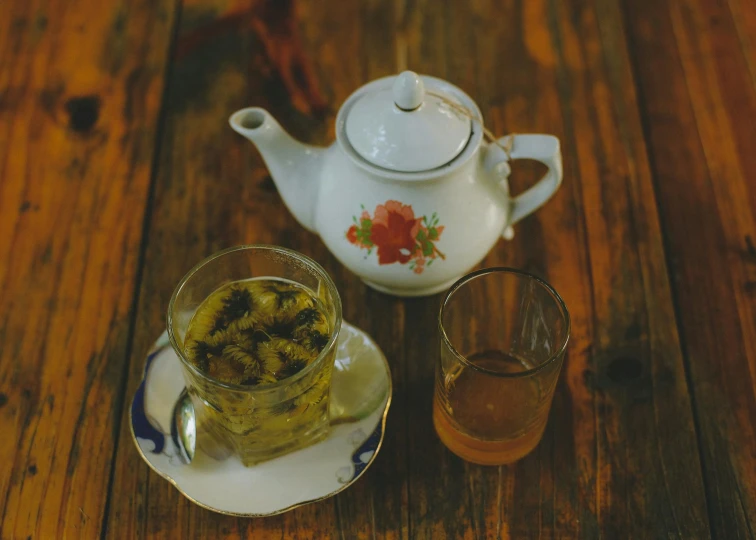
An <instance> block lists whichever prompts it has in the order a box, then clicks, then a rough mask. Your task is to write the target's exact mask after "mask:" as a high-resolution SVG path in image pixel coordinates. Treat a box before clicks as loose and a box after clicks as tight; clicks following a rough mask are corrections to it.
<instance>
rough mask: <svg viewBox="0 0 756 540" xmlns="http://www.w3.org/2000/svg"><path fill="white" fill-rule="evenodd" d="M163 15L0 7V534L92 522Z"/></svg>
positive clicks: (121, 361)
mask: <svg viewBox="0 0 756 540" xmlns="http://www.w3.org/2000/svg"><path fill="white" fill-rule="evenodd" d="M173 11H174V10H173V5H172V2H169V1H167V0H166V1H160V2H153V1H141V2H128V3H125V2H117V3H113V2H104V3H103V2H92V1H86V0H80V1H76V2H41V1H37V0H30V1H25V2H3V3H2V4H0V231H1V233H0V314H2V315H0V389H1V390H0V431H2V433H3V441H4V442H3V443H2V445H0V459H2V460H3V463H4V466H3V467H2V469H1V470H0V507H1V508H2V522H1V524H0V529H1V530H2V536H3V538H31V537H35V538H58V537H62V536H63V535H64V534H69V535H71V536H81V537H87V538H91V537H95V536H96V535H97V534H98V533H99V530H100V527H101V525H102V520H103V516H104V514H105V506H106V493H107V490H108V484H109V480H110V471H111V458H112V456H113V450H114V443H115V439H116V436H117V434H118V425H119V420H120V406H121V402H122V397H123V391H124V384H123V382H124V381H123V375H124V367H125V362H126V348H127V346H128V341H129V333H130V321H131V319H130V313H131V307H132V302H133V298H134V288H135V279H136V269H137V266H138V261H137V259H138V254H139V246H140V239H141V235H142V220H143V215H144V209H145V204H146V200H147V192H148V186H149V180H150V169H151V163H152V159H153V148H154V141H155V135H156V124H157V117H158V109H159V105H160V98H161V94H162V87H163V73H164V67H165V62H166V56H167V54H166V53H167V49H168V40H169V35H170V29H171V25H172V21H173Z"/></svg>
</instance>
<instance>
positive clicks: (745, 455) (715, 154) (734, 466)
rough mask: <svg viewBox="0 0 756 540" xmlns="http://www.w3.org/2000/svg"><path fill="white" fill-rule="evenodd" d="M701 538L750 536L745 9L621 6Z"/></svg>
mask: <svg viewBox="0 0 756 540" xmlns="http://www.w3.org/2000/svg"><path fill="white" fill-rule="evenodd" d="M625 10H626V12H627V16H628V32H629V34H630V36H631V38H632V42H633V43H634V54H635V58H636V59H635V66H636V71H637V74H638V83H639V89H640V93H641V96H642V103H643V109H644V121H645V125H646V131H647V134H648V140H649V141H650V151H651V159H652V163H653V169H654V175H655V176H656V188H657V191H658V194H659V205H660V210H661V216H662V225H663V231H664V235H665V238H666V243H667V249H668V257H669V264H670V270H671V273H672V277H673V285H674V290H675V297H676V302H677V306H678V313H679V319H680V324H681V327H680V328H681V335H682V338H683V344H684V348H685V351H686V356H687V361H688V372H689V377H690V381H691V385H692V392H693V396H694V403H695V412H696V417H697V419H698V426H699V439H700V446H701V450H702V459H703V472H704V480H705V482H706V486H707V496H708V504H709V515H710V519H711V523H712V529H713V533H714V534H715V535H716V536H717V537H720V538H754V535H755V534H756V533H755V532H754V531H756V523H755V522H754V516H756V461H755V460H754V454H753V449H754V448H756V428H755V427H754V418H756V295H755V294H754V291H756V286H754V284H756V249H754V239H755V238H756V184H754V181H753V178H754V176H756V162H754V160H753V159H752V153H753V141H754V140H756V78H754V71H753V62H754V56H753V51H754V49H753V43H754V39H755V38H756V32H755V31H754V30H756V25H754V21H756V6H755V5H754V4H753V3H752V2H740V1H738V0H733V1H732V2H729V4H728V3H720V2H714V1H705V0H696V1H692V2H687V3H685V4H679V5H678V4H675V3H670V4H669V5H668V6H667V5H664V4H661V3H656V2H626V4H625Z"/></svg>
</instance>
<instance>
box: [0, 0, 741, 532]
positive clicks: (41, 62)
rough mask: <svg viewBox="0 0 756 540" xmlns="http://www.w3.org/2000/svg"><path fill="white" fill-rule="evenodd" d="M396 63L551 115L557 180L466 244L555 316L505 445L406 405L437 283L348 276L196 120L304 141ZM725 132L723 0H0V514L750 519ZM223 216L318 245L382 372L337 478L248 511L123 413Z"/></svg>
mask: <svg viewBox="0 0 756 540" xmlns="http://www.w3.org/2000/svg"><path fill="white" fill-rule="evenodd" d="M407 67H409V68H412V69H414V70H416V71H419V72H422V73H428V74H432V75H436V76H438V77H442V78H444V79H448V80H450V81H452V82H454V83H455V84H457V85H459V86H460V87H462V88H463V89H465V90H466V91H467V92H468V93H469V94H471V95H472V96H474V97H475V98H476V99H477V100H478V103H479V104H480V106H481V109H482V110H483V113H484V116H485V119H486V121H487V125H488V126H489V127H490V128H491V129H492V130H493V131H495V132H496V133H499V134H505V133H507V132H546V133H554V134H556V135H557V136H559V137H560V138H561V140H562V149H563V153H564V166H565V167H564V170H565V173H564V184H563V187H562V188H561V190H560V191H559V193H558V194H557V196H556V197H555V198H554V199H552V200H551V201H550V202H549V203H548V204H547V205H546V206H545V207H544V208H543V209H542V210H541V211H539V212H538V213H536V214H535V215H534V216H532V217H529V218H527V219H526V220H525V221H523V222H522V223H521V224H519V225H518V226H517V227H516V236H515V239H514V240H513V241H512V242H505V241H503V240H502V241H501V242H500V243H499V244H498V245H497V246H496V247H495V248H494V250H493V251H492V252H491V253H490V255H489V256H488V258H487V259H486V260H485V261H484V263H483V265H485V266H490V265H499V264H504V265H510V266H516V267H520V268H524V269H527V270H530V271H533V272H536V273H538V274H541V275H543V276H545V277H546V278H547V279H548V280H549V281H550V282H551V283H553V285H554V286H555V287H556V288H557V290H559V291H560V292H561V293H562V295H563V297H564V298H565V300H566V302H567V304H568V306H569V309H570V312H571V314H572V320H573V333H572V339H571V342H570V345H569V352H568V357H567V359H566V362H565V366H564V369H563V371H562V375H561V378H560V382H559V385H558V388H557V391H556V397H555V399H554V405H553V409H552V411H551V417H550V421H549V425H548V427H547V430H546V433H545V436H544V438H543V441H542V443H541V444H540V446H539V447H538V448H537V449H536V450H535V451H534V452H533V453H532V454H531V455H529V456H528V457H527V458H525V459H523V460H522V461H520V462H519V463H517V464H515V465H513V466H508V467H498V468H495V467H493V468H485V467H479V466H475V465H470V464H467V463H464V462H462V461H461V460H459V459H457V458H456V457H454V456H453V455H452V454H450V453H449V452H448V451H447V450H446V449H445V448H444V447H443V446H442V445H441V443H440V442H439V441H438V439H437V438H436V436H435V434H434V432H433V427H432V424H431V420H430V408H431V393H432V374H433V369H434V361H435V360H434V359H435V357H436V354H437V350H438V349H437V347H438V345H437V331H436V326H435V314H436V311H437V307H438V303H439V296H435V297H431V298H425V299H416V300H400V299H396V298H392V297H388V296H384V295H382V294H379V293H376V292H374V291H372V290H370V289H367V288H366V287H365V286H364V285H362V283H361V282H360V281H359V280H358V279H357V278H356V277H355V276H354V275H352V274H351V273H350V272H349V271H347V270H346V269H345V268H343V267H342V266H341V265H340V264H339V263H338V262H337V261H336V260H335V259H334V258H333V257H332V256H331V255H330V253H329V252H328V251H327V250H326V248H325V247H324V245H323V244H322V242H321V241H320V240H319V239H318V238H317V237H316V236H315V235H313V234H310V233H308V232H306V231H304V230H303V229H302V228H301V227H300V226H298V225H297V223H296V222H295V221H294V218H293V217H292V216H291V215H290V214H289V213H288V212H287V211H286V209H285V208H284V206H283V203H282V202H281V199H280V197H279V195H278V193H277V191H276V188H275V186H274V184H273V183H272V181H271V179H270V177H269V176H268V174H267V172H266V169H265V167H264V165H263V162H262V160H261V158H260V156H259V154H258V153H257V152H256V150H255V149H254V148H253V147H252V145H250V144H249V143H248V142H247V141H245V140H243V139H242V138H241V137H239V136H238V135H236V134H235V133H233V132H232V131H231V130H230V129H229V127H228V125H227V122H226V120H227V117H228V115H229V114H230V113H231V112H232V111H234V110H236V109H238V108H240V107H242V106H246V105H251V104H256V105H260V106H263V107H266V108H268V109H269V110H270V111H272V112H273V113H274V114H275V115H276V116H277V117H278V118H279V120H280V121H281V123H282V124H283V125H284V126H285V127H286V128H287V129H288V130H289V131H290V132H291V133H292V134H294V135H295V136H297V137H299V138H301V139H304V140H306V141H309V142H312V143H327V142H330V141H331V140H332V139H333V137H334V118H335V114H336V111H337V108H338V106H339V104H340V103H341V102H342V101H343V100H344V99H345V98H346V97H347V96H348V95H349V94H350V93H351V92H352V91H353V90H354V89H356V88H357V87H359V86H360V85H362V84H364V83H365V82H367V81H369V80H372V79H374V78H376V77H380V76H384V75H389V74H394V73H397V72H398V71H400V70H403V69H405V68H407ZM754 144H756V3H753V2H751V1H750V0H719V1H716V0H689V1H683V2H680V1H674V0H593V1H591V0H560V1H557V0H548V1H547V0H502V1H500V2H495V1H493V0H476V1H470V2H465V1H461V0H460V1H455V2H452V1H448V2H431V1H429V0H417V1H406V2H405V1H402V0H396V1H394V2H379V1H377V0H373V1H362V2H355V1H349V2H347V1H344V2H337V1H336V0H332V1H329V2H323V1H315V0H307V1H305V0H300V1H298V2H297V3H296V4H294V3H293V0H290V1H285V2H270V3H263V2H262V0H260V1H254V0H249V1H247V2H243V1H234V0H229V1H223V0H218V1H213V0H186V1H185V2H180V1H177V0H135V1H133V2H124V1H121V2H101V1H96V0H76V1H66V2H64V1H61V0H56V1H49V2H45V1H43V0H15V1H14V0H10V1H6V2H3V3H1V4H0V231H1V233H0V392H1V393H0V434H2V435H0V437H1V439H0V440H2V443H0V459H2V461H3V463H4V466H2V467H0V507H1V508H2V524H1V526H2V534H1V535H0V536H2V538H42V539H47V538H56V537H63V536H64V535H66V536H69V537H74V538H75V537H82V538H93V537H97V536H98V535H100V534H102V535H104V536H107V537H112V538H134V537H142V536H150V537H163V538H199V537H212V538H215V537H253V536H254V537H258V536H259V537H267V536H272V537H291V538H322V537H336V536H339V537H341V538H356V537H370V536H373V537H390V538H395V537H401V538H404V537H411V538H443V537H449V538H460V537H463V536H464V537H471V538H472V537H478V538H495V537H497V536H500V537H502V538H552V537H554V538H555V537H559V538H575V537H580V538H597V537H603V538H607V539H614V538H625V537H632V538H641V539H645V538H684V539H691V538H707V537H710V536H711V537H715V538H721V539H727V540H732V539H738V538H752V539H753V538H756V158H755V157H754V150H755V148H756V147H755V146H754ZM537 173H538V170H537V169H536V168H535V167H527V166H520V167H519V168H518V169H516V171H515V174H516V176H517V179H516V181H515V188H514V189H515V190H520V189H522V188H523V186H526V185H527V184H528V182H532V180H533V178H534V177H535V175H536V174H537ZM241 243H271V244H280V245H284V246H288V247H290V248H293V249H296V250H299V251H301V252H304V253H306V254H308V255H310V256H312V257H314V258H315V259H317V260H318V261H320V262H321V263H322V264H323V265H324V266H325V267H326V269H327V270H328V271H329V272H330V273H331V275H332V276H333V277H334V279H335V281H336V283H337V285H338V287H339V289H340V292H341V294H342V299H343V303H344V309H345V317H346V318H347V319H348V320H350V321H352V322H353V323H355V324H357V325H358V326H360V327H362V328H364V329H366V330H367V331H369V332H370V333H371V334H372V335H373V336H374V337H375V339H376V340H377V341H378V343H379V344H380V345H381V347H382V348H383V349H384V351H385V353H386V355H387V357H388V359H389V362H390V364H391V368H392V372H393V381H394V389H395V394H394V396H395V398H394V403H393V406H392V409H391V412H390V414H389V418H388V434H387V437H386V441H385V444H384V446H383V449H382V451H381V454H380V455H379V457H378V459H377V460H376V463H375V464H374V466H373V467H372V468H371V469H370V470H369V471H368V473H367V474H366V475H365V477H364V478H363V479H361V480H360V481H359V482H358V483H357V484H356V485H354V486H353V487H351V488H350V489H349V490H347V491H345V492H344V493H342V494H340V495H338V496H337V497H335V498H332V499H329V500H326V501H323V502H320V503H317V504H313V505H309V506H305V507H303V508H299V509H297V510H295V511H292V512H289V513H287V514H284V515H281V516H277V517H273V518H269V519H257V520H251V519H240V518H233V517H226V516H222V515H217V514H213V513H211V512H208V511H205V510H202V509H200V508H198V507H196V506H194V505H193V504H192V503H190V502H189V501H188V500H186V499H185V498H184V497H183V496H181V495H180V494H179V493H178V492H177V491H176V490H175V489H174V488H173V487H171V486H170V485H169V484H168V483H167V482H165V481H164V480H163V479H161V478H159V477H158V476H157V475H156V474H154V473H153V472H151V471H150V470H149V469H148V468H147V466H146V465H145V464H144V463H143V462H142V460H141V459H140V457H139V455H138V454H137V452H136V450H135V449H134V446H133V442H132V438H131V436H130V433H129V429H128V426H127V423H126V419H127V409H128V408H127V406H126V404H128V403H130V400H131V397H132V395H133V393H134V390H135V388H136V384H137V382H138V380H139V378H140V372H141V370H142V367H143V359H144V355H145V353H146V351H147V350H148V349H149V347H150V345H151V344H152V342H153V341H154V339H155V338H156V337H157V336H158V335H159V334H160V332H161V331H162V330H163V327H164V314H165V311H166V306H167V303H168V299H169V296H170V294H171V292H172V291H173V287H174V286H175V284H176V283H177V282H178V280H179V279H180V278H181V276H182V275H183V274H184V273H185V272H186V271H187V270H188V269H189V268H190V267H191V266H192V265H193V264H195V263H196V262H198V261H199V260H200V259H202V258H203V257H204V256H206V255H208V254H210V253H213V252H215V251H217V250H219V249H221V248H224V247H227V246H230V245H234V244H241Z"/></svg>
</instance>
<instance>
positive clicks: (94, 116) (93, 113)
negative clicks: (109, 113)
mask: <svg viewBox="0 0 756 540" xmlns="http://www.w3.org/2000/svg"><path fill="white" fill-rule="evenodd" d="M66 112H67V113H68V127H69V128H70V129H71V130H73V131H75V132H77V133H87V132H89V131H90V130H91V129H92V128H93V127H94V125H95V124H96V123H97V120H98V119H99V117H100V98H99V97H98V96H82V97H75V98H71V99H69V100H68V101H66Z"/></svg>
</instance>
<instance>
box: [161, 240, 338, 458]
mask: <svg viewBox="0 0 756 540" xmlns="http://www.w3.org/2000/svg"><path fill="white" fill-rule="evenodd" d="M340 328H341V300H340V298H339V294H338V292H337V290H336V286H335V285H334V283H333V281H332V280H331V278H330V277H329V276H328V274H327V273H326V272H325V270H323V268H322V267H321V266H320V265H319V264H318V263H316V262H315V261H313V260H312V259H310V258H308V257H306V256H304V255H302V254H300V253H297V252H295V251H291V250H288V249H285V248H281V247H274V246H262V245H258V246H239V247H233V248H230V249H227V250H225V251H221V252H219V253H216V254H215V255H212V256H211V257H209V258H207V259H205V260H204V261H202V262H200V263H199V264H198V265H197V266H195V267H194V268H193V269H192V270H190V271H189V273H188V274H187V275H186V276H185V277H184V278H183V279H182V280H181V282H180V283H179V284H178V286H177V287H176V290H175V292H174V293H173V297H172V298H171V301H170V305H169V307H168V335H169V338H170V341H171V345H172V346H173V348H174V350H175V351H176V354H177V355H178V357H179V359H180V360H181V365H182V369H183V373H184V378H185V380H186V384H187V390H188V392H189V394H190V395H191V398H192V402H193V404H194V409H195V415H196V418H197V422H198V425H199V426H200V429H201V430H203V431H204V432H206V433H207V434H208V435H210V436H211V438H212V439H213V442H214V443H215V444H216V447H217V444H220V445H222V446H225V447H226V448H227V449H228V450H230V451H231V452H233V453H235V454H236V455H238V456H239V458H240V459H241V461H242V463H244V465H246V466H250V465H254V464H255V463H259V462H261V461H265V460H268V459H272V458H274V457H278V456H280V455H283V454H286V453H289V452H291V451H294V450H297V449H299V448H303V447H305V446H308V445H310V444H313V443H315V442H317V441H319V440H321V439H323V438H324V437H325V436H326V435H327V433H328V430H329V416H328V399H329V394H330V387H331V372H332V370H333V364H334V359H335V355H336V340H337V338H338V333H339V329H340Z"/></svg>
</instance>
